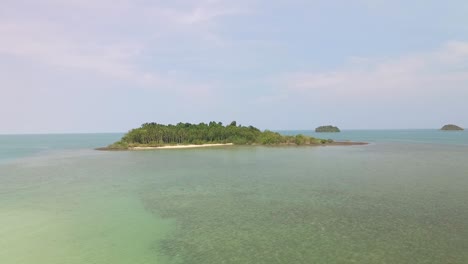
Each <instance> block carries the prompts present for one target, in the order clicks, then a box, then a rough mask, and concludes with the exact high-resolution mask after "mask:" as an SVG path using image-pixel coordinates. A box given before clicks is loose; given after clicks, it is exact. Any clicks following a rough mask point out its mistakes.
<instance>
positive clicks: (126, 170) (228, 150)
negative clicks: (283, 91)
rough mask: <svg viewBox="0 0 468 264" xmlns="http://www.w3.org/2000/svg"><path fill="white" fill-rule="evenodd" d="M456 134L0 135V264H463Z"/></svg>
mask: <svg viewBox="0 0 468 264" xmlns="http://www.w3.org/2000/svg"><path fill="white" fill-rule="evenodd" d="M417 133H420V136H419V137H418V134H417ZM305 134H311V135H313V134H314V133H310V132H305ZM405 134H406V136H405ZM467 134H468V133H466V132H445V133H442V132H439V131H426V130H423V131H419V132H418V131H406V132H405V131H362V132H359V133H358V132H344V133H342V134H334V135H330V136H328V135H327V136H326V137H327V138H328V137H335V138H337V139H342V140H346V139H349V140H362V141H369V142H372V144H370V145H368V146H353V147H224V148H213V149H187V150H159V151H143V152H99V151H94V150H92V147H98V146H103V145H107V144H109V143H111V142H113V141H115V140H116V139H118V138H119V137H120V136H121V135H119V134H107V135H43V136H38V135H36V136H0V263H14V264H30V263H31V264H63V263H70V264H75V263H102V264H120V263H122V264H123V263H135V264H139V263H213V264H214V263H216V264H217V263H468V250H467V249H468V220H467V219H468V162H467V161H468V137H467Z"/></svg>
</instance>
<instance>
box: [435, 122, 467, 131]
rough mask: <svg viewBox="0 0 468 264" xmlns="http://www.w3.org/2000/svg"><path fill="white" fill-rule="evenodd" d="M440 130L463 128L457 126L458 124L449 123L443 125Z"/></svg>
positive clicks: (459, 129)
mask: <svg viewBox="0 0 468 264" xmlns="http://www.w3.org/2000/svg"><path fill="white" fill-rule="evenodd" d="M440 130H443V131H461V130H464V129H463V128H461V127H459V126H456V125H452V124H449V125H445V126H443V127H442V128H441V129H440Z"/></svg>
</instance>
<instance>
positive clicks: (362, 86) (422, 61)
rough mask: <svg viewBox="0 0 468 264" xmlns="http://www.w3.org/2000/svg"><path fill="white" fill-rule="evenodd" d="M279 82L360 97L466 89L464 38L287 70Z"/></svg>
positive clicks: (293, 89) (291, 88)
mask: <svg viewBox="0 0 468 264" xmlns="http://www.w3.org/2000/svg"><path fill="white" fill-rule="evenodd" d="M280 83H281V85H282V86H283V87H284V88H285V89H286V91H287V92H288V93H302V94H307V93H315V94H316V93H318V92H320V93H321V94H328V95H333V96H350V97H364V98H366V97H369V96H371V97H375V96H420V95H424V93H429V92H431V93H437V92H467V91H468V42H455V41H452V42H448V43H446V44H445V45H443V47H441V48H440V49H438V50H436V51H432V52H426V53H418V54H410V55H406V56H401V57H396V58H350V60H349V61H348V62H347V63H346V64H345V65H344V66H342V67H341V68H339V69H336V70H333V71H324V72H296V73H289V74H286V75H285V76H283V77H282V78H281V81H280Z"/></svg>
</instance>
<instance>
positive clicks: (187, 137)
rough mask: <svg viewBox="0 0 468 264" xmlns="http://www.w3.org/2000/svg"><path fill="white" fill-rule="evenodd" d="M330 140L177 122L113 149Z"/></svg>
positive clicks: (134, 134)
mask: <svg viewBox="0 0 468 264" xmlns="http://www.w3.org/2000/svg"><path fill="white" fill-rule="evenodd" d="M327 142H330V141H329V140H320V139H316V138H312V137H308V136H304V135H297V136H283V135H281V134H279V133H276V132H272V131H269V130H265V131H263V132H262V131H260V130H259V129H258V128H255V127H253V126H242V125H237V123H236V121H233V122H231V123H230V124H229V125H228V126H224V125H223V124H222V123H221V122H214V121H212V122H210V123H208V124H205V123H200V124H190V123H178V124H177V125H162V124H158V123H145V124H143V125H142V126H141V127H139V128H136V129H132V130H130V131H129V132H128V133H127V134H125V136H124V137H123V138H122V139H121V140H120V141H119V142H116V143H114V144H113V145H111V146H109V147H110V148H129V147H135V146H163V145H182V144H212V143H234V144H237V145H248V144H262V145H278V144H296V145H306V144H323V143H327Z"/></svg>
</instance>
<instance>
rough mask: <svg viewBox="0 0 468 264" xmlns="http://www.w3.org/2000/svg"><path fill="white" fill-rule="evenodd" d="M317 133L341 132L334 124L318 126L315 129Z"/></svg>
mask: <svg viewBox="0 0 468 264" xmlns="http://www.w3.org/2000/svg"><path fill="white" fill-rule="evenodd" d="M315 132H317V133H338V132H341V131H340V129H339V128H338V127H336V126H319V127H317V128H316V129H315Z"/></svg>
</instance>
